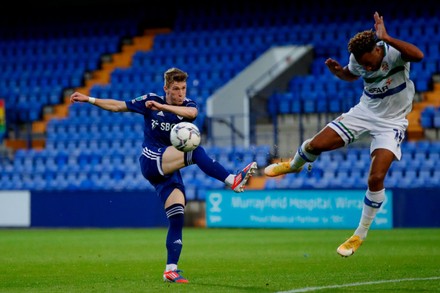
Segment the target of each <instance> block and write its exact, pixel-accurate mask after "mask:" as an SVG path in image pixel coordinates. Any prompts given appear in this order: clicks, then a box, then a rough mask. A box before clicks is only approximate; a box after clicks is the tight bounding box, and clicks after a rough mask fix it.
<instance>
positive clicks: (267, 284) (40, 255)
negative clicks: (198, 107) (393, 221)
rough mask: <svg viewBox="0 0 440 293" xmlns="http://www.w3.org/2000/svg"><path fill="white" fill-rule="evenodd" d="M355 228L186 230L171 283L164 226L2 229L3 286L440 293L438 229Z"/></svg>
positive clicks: (8, 288)
mask: <svg viewBox="0 0 440 293" xmlns="http://www.w3.org/2000/svg"><path fill="white" fill-rule="evenodd" d="M351 233H352V231H351V230H288V229H205V228H185V229H184V238H183V243H184V246H183V251H182V255H181V259H180V263H179V268H180V269H182V270H183V275H184V276H185V277H186V278H188V280H189V281H190V283H189V284H170V283H165V282H163V281H162V272H163V269H164V267H165V260H166V254H165V237H166V229H162V228H158V229H0V292H63V293H64V292H280V291H287V292H440V229H393V230H371V231H370V233H369V236H368V239H367V240H366V241H365V242H364V244H363V245H362V246H361V248H360V249H359V250H358V251H357V252H356V253H355V254H354V255H353V256H351V257H349V258H342V257H340V256H338V255H337V254H336V248H337V246H338V245H339V244H340V243H341V242H342V241H344V240H345V239H346V238H347V237H349V236H350V235H351Z"/></svg>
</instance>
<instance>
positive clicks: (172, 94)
mask: <svg viewBox="0 0 440 293" xmlns="http://www.w3.org/2000/svg"><path fill="white" fill-rule="evenodd" d="M164 90H165V93H166V100H167V103H168V104H171V105H182V104H183V100H184V99H185V97H186V81H175V82H173V83H171V84H170V85H169V87H166V86H165V87H164Z"/></svg>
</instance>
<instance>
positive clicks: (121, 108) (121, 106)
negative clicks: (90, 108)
mask: <svg viewBox="0 0 440 293" xmlns="http://www.w3.org/2000/svg"><path fill="white" fill-rule="evenodd" d="M70 101H71V102H72V103H75V102H82V103H90V104H93V105H95V106H97V107H99V108H101V109H104V110H107V111H111V112H127V111H128V108H127V105H126V104H125V102H124V101H118V100H113V99H98V98H93V97H89V96H87V95H84V94H82V93H79V92H74V93H73V94H72V95H71V96H70Z"/></svg>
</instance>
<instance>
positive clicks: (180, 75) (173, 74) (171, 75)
mask: <svg viewBox="0 0 440 293" xmlns="http://www.w3.org/2000/svg"><path fill="white" fill-rule="evenodd" d="M187 78H188V73H186V72H185V71H183V70H180V69H179V68H175V67H172V68H170V69H168V70H167V71H165V73H164V79H165V86H166V87H169V86H170V85H171V83H173V82H176V81H177V82H181V81H186V80H187Z"/></svg>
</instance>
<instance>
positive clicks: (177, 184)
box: [139, 146, 186, 204]
mask: <svg viewBox="0 0 440 293" xmlns="http://www.w3.org/2000/svg"><path fill="white" fill-rule="evenodd" d="M164 152H165V149H164V148H156V147H151V146H149V147H148V148H147V147H144V149H143V150H142V155H141V156H140V157H139V163H140V165H141V171H142V175H143V176H144V177H145V179H147V180H148V181H149V182H150V183H151V184H152V185H153V186H154V188H155V189H156V192H157V194H158V195H159V197H160V199H161V200H162V202H163V203H164V204H165V201H166V200H167V198H168V197H169V196H170V194H171V192H172V191H173V190H174V189H175V188H177V189H179V190H180V191H182V193H183V195H184V196H185V202H186V195H185V186H184V184H183V179H182V175H181V174H180V170H177V171H175V172H173V173H171V174H168V175H164V174H163V170H162V156H163V153H164Z"/></svg>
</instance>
